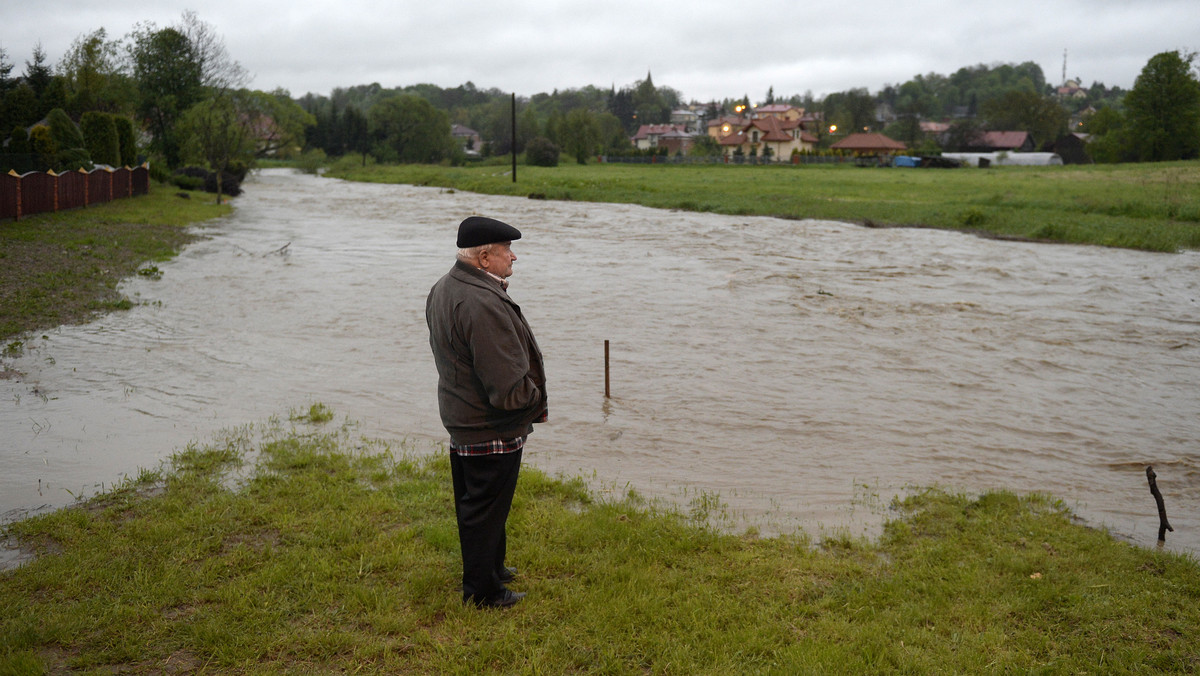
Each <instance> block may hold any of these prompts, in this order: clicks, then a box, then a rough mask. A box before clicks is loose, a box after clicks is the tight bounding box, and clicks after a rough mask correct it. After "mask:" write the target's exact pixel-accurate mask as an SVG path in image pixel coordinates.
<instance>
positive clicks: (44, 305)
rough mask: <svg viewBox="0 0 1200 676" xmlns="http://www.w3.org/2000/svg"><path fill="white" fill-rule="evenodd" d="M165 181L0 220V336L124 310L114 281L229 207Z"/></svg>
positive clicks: (174, 247)
mask: <svg viewBox="0 0 1200 676" xmlns="http://www.w3.org/2000/svg"><path fill="white" fill-rule="evenodd" d="M179 192H180V191H179V190H178V189H176V188H173V187H170V186H163V185H156V186H152V187H151V189H150V193H149V194H148V195H143V196H141V197H135V198H130V199H121V200H115V201H113V202H108V203H106V204H101V205H97V206H93V207H89V208H87V209H74V210H72V211H64V212H60V213H50V214H38V215H36V216H29V217H27V218H23V219H21V220H19V221H5V222H0V340H4V341H8V340H10V339H12V338H13V337H15V336H18V335H19V334H22V333H25V332H28V331H38V330H44V329H49V328H53V327H55V326H59V325H62V324H77V323H81V322H84V321H87V320H89V319H91V318H92V317H94V316H95V315H96V314H98V313H101V312H107V311H111V310H120V309H127V308H129V307H130V306H131V302H130V301H129V299H127V298H123V297H122V296H121V294H120V293H118V292H117V285H118V283H120V281H121V280H122V279H125V278H126V277H129V276H131V275H134V274H137V273H138V272H139V271H140V272H141V273H142V274H148V275H152V274H155V273H156V272H157V268H155V267H153V266H147V267H145V268H143V267H142V266H143V265H144V264H146V263H154V262H161V261H164V260H167V259H169V258H171V257H172V256H174V255H175V254H176V253H177V252H178V251H179V249H180V248H182V247H183V245H184V244H186V243H187V242H189V241H191V240H192V239H193V238H194V237H195V235H193V234H189V233H188V231H187V226H189V225H191V224H193V223H196V222H198V221H203V220H207V219H210V218H214V217H217V216H221V215H224V214H227V213H229V211H230V210H231V208H232V207H230V206H229V205H222V206H217V205H216V204H213V200H212V199H211V198H210V197H207V196H206V194H205V193H200V192H198V193H193V194H192V197H191V198H190V199H181V198H180V197H178V196H177V193H179Z"/></svg>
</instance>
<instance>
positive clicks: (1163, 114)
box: [1125, 51, 1200, 162]
mask: <svg viewBox="0 0 1200 676" xmlns="http://www.w3.org/2000/svg"><path fill="white" fill-rule="evenodd" d="M1195 57H1196V55H1195V54H1180V53H1179V51H1172V52H1162V53H1161V54H1156V55H1154V56H1153V57H1151V58H1150V61H1149V62H1148V63H1147V64H1146V67H1145V68H1143V69H1142V72H1141V74H1140V75H1138V78H1137V80H1136V81H1135V82H1134V83H1133V89H1131V90H1129V93H1128V94H1127V95H1126V96H1125V113H1126V117H1127V120H1128V125H1129V134H1130V136H1131V139H1132V141H1133V145H1134V147H1135V148H1136V149H1137V154H1138V159H1139V160H1141V161H1149V162H1158V161H1163V160H1181V159H1182V160H1187V159H1192V158H1195V157H1198V156H1200V83H1198V82H1197V80H1196V76H1195V75H1194V74H1193V73H1192V61H1193V60H1194V59H1195Z"/></svg>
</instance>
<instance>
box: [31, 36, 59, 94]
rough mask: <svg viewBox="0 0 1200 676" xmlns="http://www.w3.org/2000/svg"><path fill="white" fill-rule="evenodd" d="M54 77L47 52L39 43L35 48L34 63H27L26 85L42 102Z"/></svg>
mask: <svg viewBox="0 0 1200 676" xmlns="http://www.w3.org/2000/svg"><path fill="white" fill-rule="evenodd" d="M53 77H54V71H53V70H52V69H51V68H50V64H49V63H47V62H46V51H45V50H44V49H42V43H41V42H39V43H37V44H36V45H34V46H33V61H32V62H29V61H26V62H25V83H26V84H28V85H29V87H30V88H31V89H33V93H34V94H36V95H37V97H38V100H39V101H40V100H41V98H42V95H43V94H45V93H46V88H47V87H49V86H50V80H51V79H52V78H53Z"/></svg>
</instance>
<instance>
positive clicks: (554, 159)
mask: <svg viewBox="0 0 1200 676" xmlns="http://www.w3.org/2000/svg"><path fill="white" fill-rule="evenodd" d="M525 164H529V165H532V166H535V167H557V166H558V146H556V145H554V142H553V141H551V140H550V139H548V138H546V137H544V136H538V137H536V138H533V139H531V140H530V141H529V143H526V144H525Z"/></svg>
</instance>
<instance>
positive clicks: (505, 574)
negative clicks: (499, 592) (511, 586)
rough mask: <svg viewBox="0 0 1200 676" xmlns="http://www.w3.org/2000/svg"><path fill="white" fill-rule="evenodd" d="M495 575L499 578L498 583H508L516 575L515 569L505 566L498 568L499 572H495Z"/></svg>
mask: <svg viewBox="0 0 1200 676" xmlns="http://www.w3.org/2000/svg"><path fill="white" fill-rule="evenodd" d="M496 576H497V577H499V578H500V584H508V583H509V582H512V581H513V578H515V577H516V576H517V569H516V568H509V567H508V566H505V567H504V568H501V569H500V572H499V573H496Z"/></svg>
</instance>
